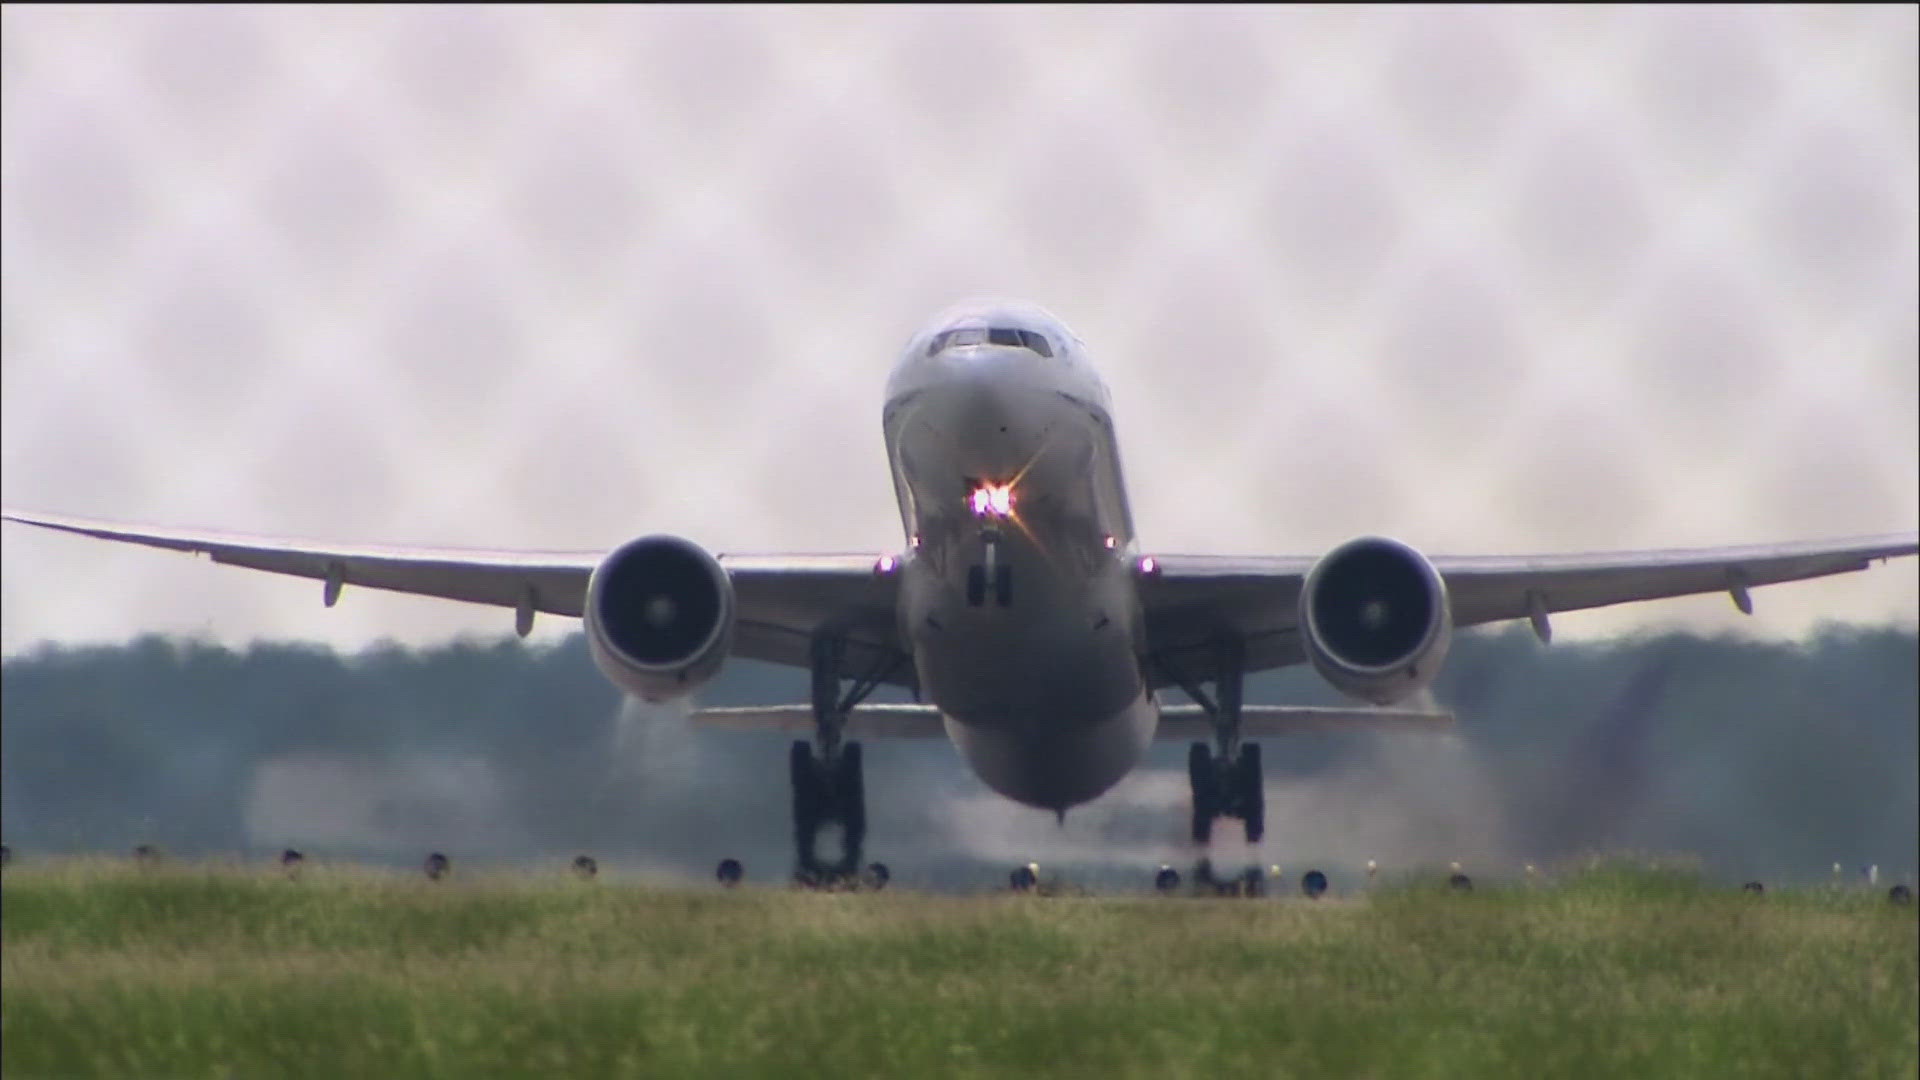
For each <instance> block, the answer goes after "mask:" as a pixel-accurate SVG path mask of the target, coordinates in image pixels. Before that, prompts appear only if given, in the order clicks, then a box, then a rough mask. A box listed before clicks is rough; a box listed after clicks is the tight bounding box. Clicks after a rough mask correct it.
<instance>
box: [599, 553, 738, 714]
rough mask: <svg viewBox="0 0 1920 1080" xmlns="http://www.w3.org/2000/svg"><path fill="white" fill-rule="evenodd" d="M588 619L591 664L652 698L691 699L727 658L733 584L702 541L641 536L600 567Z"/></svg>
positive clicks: (622, 685)
mask: <svg viewBox="0 0 1920 1080" xmlns="http://www.w3.org/2000/svg"><path fill="white" fill-rule="evenodd" d="M585 616H586V625H587V645H588V649H589V651H590V652H591V653H592V654H593V662H594V664H595V665H596V666H597V667H599V669H600V671H601V673H602V674H604V675H606V677H607V678H608V679H610V680H611V681H612V682H613V683H614V685H616V686H618V687H620V688H621V689H623V690H626V691H628V692H629V693H632V694H636V695H638V696H640V697H642V698H645V699H646V700H648V701H666V700H670V699H673V698H678V697H685V696H686V695H688V694H690V693H692V692H693V691H695V690H697V689H699V688H700V686H701V685H702V684H704V683H705V682H707V680H709V679H711V678H713V677H714V675H716V674H718V673H719V671H720V665H721V664H722V662H724V661H725V660H726V658H727V651H728V649H729V648H730V647H731V645H732V643H733V620H734V603H733V581H732V579H731V578H729V577H728V576H727V572H726V570H725V569H724V568H723V567H722V566H721V565H720V562H719V560H717V559H715V558H714V557H713V556H712V555H710V554H708V553H707V551H706V549H704V548H702V547H700V546H699V545H698V544H695V543H693V542H691V541H688V540H682V539H680V538H679V537H677V536H643V537H641V538H640V539H638V540H633V541H629V542H628V543H626V544H624V545H622V546H620V547H619V548H617V549H615V550H614V552H613V554H611V555H608V556H607V557H606V559H605V560H604V561H602V562H601V563H600V565H599V566H598V567H596V568H595V569H594V571H593V577H592V578H591V579H590V580H589V582H588V584H587V607H586V612H585Z"/></svg>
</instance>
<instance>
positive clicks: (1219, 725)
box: [1169, 638, 1267, 844]
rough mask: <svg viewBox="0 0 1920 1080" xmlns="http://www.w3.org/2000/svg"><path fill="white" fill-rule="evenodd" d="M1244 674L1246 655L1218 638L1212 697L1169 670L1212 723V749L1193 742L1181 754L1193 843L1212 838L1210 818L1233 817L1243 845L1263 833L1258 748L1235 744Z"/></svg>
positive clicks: (1236, 642) (1263, 796)
mask: <svg viewBox="0 0 1920 1080" xmlns="http://www.w3.org/2000/svg"><path fill="white" fill-rule="evenodd" d="M1245 672H1246V650H1245V647H1244V646H1243V645H1242V644H1241V642H1240V640H1239V639H1238V638H1224V639H1222V640H1220V641H1219V642H1217V643H1216V645H1215V648H1214V678H1213V686H1214V692H1213V694H1212V695H1211V696H1209V695H1208V694H1207V692H1206V690H1205V688H1204V687H1202V686H1201V685H1200V684H1199V683H1197V682H1192V681H1189V680H1188V679H1186V678H1185V677H1184V676H1183V675H1181V674H1180V673H1179V672H1178V671H1170V672H1169V674H1171V675H1172V676H1173V679H1174V681H1175V682H1176V683H1178V684H1179V686H1180V689H1182V690H1184V691H1186V693H1187V696H1188V697H1190V698H1192V699H1193V700H1194V701H1195V702H1196V703H1197V704H1198V705H1199V706H1200V707H1201V709H1203V710H1205V711H1206V714H1207V716H1208V718H1209V719H1211V720H1212V721H1213V745H1212V746H1208V745H1207V744H1206V743H1203V742H1197V743H1194V744H1193V745H1192V746H1190V747H1188V749H1187V780H1188V783H1189V784H1190V785H1191V787H1192V790H1193V839H1194V842H1195V843H1199V844H1204V843H1207V842H1208V841H1209V840H1211V839H1213V819H1215V818H1217V817H1230V818H1238V819H1240V821H1241V822H1242V823H1243V824H1244V825H1245V826H1246V830H1247V842H1248V843H1250V844H1257V843H1259V842H1260V837H1261V836H1263V835H1265V833H1266V829H1267V803H1266V793H1265V790H1264V788H1263V787H1262V780H1261V772H1260V746H1259V744H1258V743H1242V742H1241V741H1240V690H1241V682H1242V678H1243V676H1244V675H1245Z"/></svg>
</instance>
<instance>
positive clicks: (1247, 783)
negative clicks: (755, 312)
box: [1234, 743, 1267, 844]
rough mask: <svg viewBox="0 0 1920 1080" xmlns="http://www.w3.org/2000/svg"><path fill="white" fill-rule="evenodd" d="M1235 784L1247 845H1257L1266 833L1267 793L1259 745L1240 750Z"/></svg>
mask: <svg viewBox="0 0 1920 1080" xmlns="http://www.w3.org/2000/svg"><path fill="white" fill-rule="evenodd" d="M1237 764H1238V766H1239V767H1238V768H1237V769H1236V770H1235V772H1236V773H1237V774H1238V775H1236V776H1235V777H1234V780H1235V782H1237V783H1238V784H1239V785H1240V808H1241V815H1240V816H1241V819H1242V820H1243V821H1244V822H1245V823H1246V826H1247V843H1249V844H1257V843H1259V842H1260V838H1261V837H1262V836H1265V835H1266V832H1267V791H1266V783H1265V778H1264V777H1263V775H1262V774H1261V771H1260V744H1259V743H1248V744H1246V745H1245V746H1243V747H1241V748H1240V760H1239V762H1238V763H1237Z"/></svg>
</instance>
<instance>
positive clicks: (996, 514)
mask: <svg viewBox="0 0 1920 1080" xmlns="http://www.w3.org/2000/svg"><path fill="white" fill-rule="evenodd" d="M967 507H968V509H970V510H972V511H973V516H974V517H983V518H984V517H992V518H1005V517H1012V516H1013V485H1012V484H981V485H980V486H979V487H977V488H974V489H973V493H972V494H971V495H968V496H967Z"/></svg>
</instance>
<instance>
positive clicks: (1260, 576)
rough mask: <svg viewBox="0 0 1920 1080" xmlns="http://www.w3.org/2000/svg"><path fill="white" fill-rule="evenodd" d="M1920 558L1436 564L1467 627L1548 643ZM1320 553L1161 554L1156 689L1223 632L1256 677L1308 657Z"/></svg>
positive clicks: (1191, 674)
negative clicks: (1304, 634)
mask: <svg viewBox="0 0 1920 1080" xmlns="http://www.w3.org/2000/svg"><path fill="white" fill-rule="evenodd" d="M1916 551H1920V534H1915V533H1896V534H1892V535H1887V536H1871V537H1861V538H1855V539H1847V540H1815V541H1807V542H1802V543H1790V544H1759V545H1752V546H1744V547H1719V548H1690V549H1679V550H1672V551H1625V552H1602V553H1595V554H1585V555H1474V556H1437V557H1431V561H1432V563H1433V566H1434V569H1435V570H1437V571H1439V573H1440V576H1441V577H1442V578H1444V579H1445V580H1446V583H1447V592H1448V596H1449V598H1450V600H1451V602H1452V605H1453V621H1454V625H1455V626H1457V627H1466V626H1477V625H1479V624H1482V623H1489V622H1498V621H1500V620H1503V619H1518V618H1531V619H1533V620H1534V628H1535V630H1536V632H1539V633H1540V634H1541V636H1542V637H1543V638H1544V637H1546V636H1548V633H1549V631H1548V625H1547V616H1548V615H1551V614H1553V613H1554V612H1559V611H1578V610H1581V609H1583V608H1596V607H1606V606H1608V605H1610V604H1624V603H1628V602H1630V601H1634V600H1655V599H1660V598H1662V597H1669V596H1687V595H1692V594H1695V593H1715V592H1724V593H1727V594H1729V595H1730V596H1731V597H1732V598H1733V601H1734V603H1735V604H1737V605H1739V606H1740V607H1741V608H1742V610H1750V604H1751V600H1750V599H1748V594H1747V590H1748V589H1750V588H1753V587H1755V586H1759V585H1773V584H1778V583H1780V582H1783V581H1801V580H1804V579H1807V578H1816V577H1825V576H1827V575H1829V574H1840V573H1845V572H1847V571H1850V570H1865V569H1866V568H1867V567H1868V566H1869V565H1870V564H1871V563H1873V562H1874V561H1876V560H1884V559H1889V558H1896V557H1899V556H1903V555H1913V554H1915V552H1916ZM1314 561H1315V558H1314V557H1310V556H1277V557H1262V556H1252V557H1246V558H1236V557H1231V556H1213V555H1168V556H1157V555H1156V556H1154V562H1155V564H1156V565H1155V570H1154V572H1153V573H1151V574H1147V575H1145V576H1143V577H1142V579H1141V582H1140V599H1141V604H1142V606H1143V607H1144V609H1145V613H1146V619H1147V639H1148V643H1149V644H1148V660H1149V663H1148V671H1149V674H1150V676H1151V678H1152V681H1153V684H1154V686H1156V687H1162V686H1169V685H1176V684H1177V681H1178V680H1176V679H1174V678H1172V675H1171V672H1173V671H1178V672H1180V673H1181V674H1182V675H1183V676H1184V677H1186V678H1187V679H1189V680H1191V681H1195V682H1198V681H1201V680H1203V679H1205V678H1207V677H1209V668H1208V661H1209V658H1210V654H1211V649H1212V646H1211V644H1210V642H1211V640H1212V639H1213V637H1214V636H1215V635H1216V634H1218V633H1219V632H1221V631H1223V630H1224V631H1231V632H1235V633H1238V634H1240V635H1241V636H1242V638H1243V640H1245V642H1246V644H1247V657H1246V659H1247V670H1249V671H1258V670H1262V669H1265V668H1274V667H1284V666H1286V665H1289V664H1297V663H1300V662H1301V661H1303V660H1304V659H1305V658H1306V656H1305V653H1304V652H1303V651H1302V648H1301V642H1300V638H1299V628H1298V627H1297V626H1296V624H1295V619H1296V614H1297V612H1298V606H1299V600H1300V587H1301V584H1302V582H1304V581H1305V579H1306V576H1307V571H1308V570H1310V569H1312V567H1313V564H1314Z"/></svg>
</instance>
